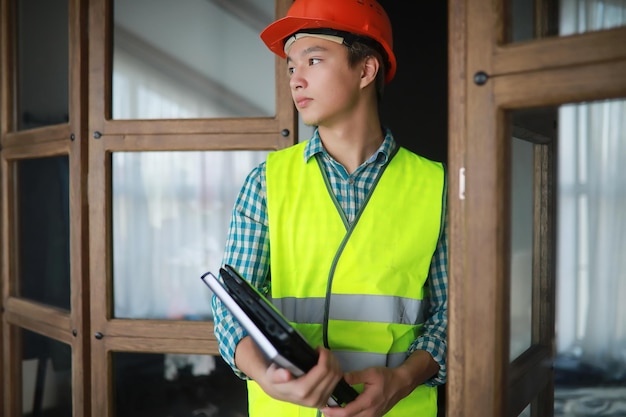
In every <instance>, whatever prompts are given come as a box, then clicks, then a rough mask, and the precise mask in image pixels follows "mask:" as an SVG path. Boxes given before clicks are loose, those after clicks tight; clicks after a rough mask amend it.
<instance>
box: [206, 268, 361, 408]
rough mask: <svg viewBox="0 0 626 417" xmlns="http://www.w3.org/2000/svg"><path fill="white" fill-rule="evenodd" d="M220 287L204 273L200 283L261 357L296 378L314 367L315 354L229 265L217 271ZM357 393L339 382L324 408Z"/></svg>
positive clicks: (349, 399) (299, 335) (344, 403)
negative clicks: (206, 286)
mask: <svg viewBox="0 0 626 417" xmlns="http://www.w3.org/2000/svg"><path fill="white" fill-rule="evenodd" d="M220 275H221V277H222V280H223V283H222V282H220V280H219V279H218V278H217V277H216V276H215V275H213V274H212V273H211V272H207V273H205V274H204V275H202V277H201V279H202V281H204V283H205V284H206V285H208V286H209V288H210V289H211V291H213V293H214V294H215V295H216V296H217V297H218V298H219V299H220V300H221V301H222V302H223V303H224V305H225V306H226V308H228V310H229V311H230V312H231V313H232V314H233V315H234V316H235V318H237V320H238V321H239V323H241V325H242V326H243V327H244V328H245V329H246V330H247V331H248V334H250V336H251V337H252V339H253V340H254V342H255V343H256V344H257V346H258V347H259V348H260V349H261V351H262V352H263V353H264V354H265V356H266V357H267V358H268V359H269V360H270V361H272V362H274V363H275V364H276V365H278V366H280V367H282V368H285V369H288V370H289V371H290V372H291V373H292V375H294V376H296V377H298V376H300V375H303V374H305V373H306V372H308V371H309V370H310V369H311V368H312V367H313V366H315V365H316V364H317V359H318V353H317V351H316V350H315V349H313V347H311V345H309V343H308V342H307V341H306V339H305V338H304V337H303V336H302V335H301V334H300V333H299V332H298V331H297V330H296V329H295V328H294V327H293V326H292V325H291V324H290V323H289V322H288V321H287V319H286V318H285V317H284V316H283V315H282V313H281V312H280V311H279V310H278V309H277V308H276V307H275V306H274V305H273V304H272V303H271V302H270V301H269V300H268V299H267V298H266V297H265V296H264V295H263V294H261V293H260V292H259V291H258V290H257V289H256V288H255V287H254V286H252V285H251V284H250V283H249V282H248V281H247V280H246V279H244V278H243V277H242V276H241V275H240V274H239V273H238V272H237V271H235V269H234V268H233V267H232V266H230V265H224V266H223V267H222V268H220ZM357 395H359V394H358V392H357V391H356V390H355V389H354V388H353V387H351V386H350V385H349V384H348V383H347V382H346V381H345V380H344V379H341V380H340V381H339V383H338V384H337V386H336V387H335V390H334V391H333V394H332V397H331V398H329V400H328V405H331V406H344V405H346V404H347V403H349V402H350V401H352V400H354V399H355V398H356V396H357Z"/></svg>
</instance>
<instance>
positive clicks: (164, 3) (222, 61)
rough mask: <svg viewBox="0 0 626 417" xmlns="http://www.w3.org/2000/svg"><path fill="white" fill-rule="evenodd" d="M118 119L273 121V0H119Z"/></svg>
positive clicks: (115, 45) (116, 5) (115, 92)
mask: <svg viewBox="0 0 626 417" xmlns="http://www.w3.org/2000/svg"><path fill="white" fill-rule="evenodd" d="M113 3H114V5H113V9H114V21H113V34H114V40H113V71H112V72H113V79H112V85H113V91H112V106H113V108H112V114H113V118H114V119H164V118H168V119H172V118H175V119H188V118H217V117H268V116H273V115H274V114H275V104H276V103H275V101H276V99H275V97H276V95H275V57H274V55H273V54H272V53H271V52H270V51H269V50H268V49H267V47H265V45H264V44H263V42H262V41H261V38H260V37H259V34H260V32H261V31H262V30H263V28H265V26H267V25H268V24H269V23H270V22H271V21H272V20H274V1H271V0H248V1H231V0H211V1H207V0H177V1H170V0H115V1H114V2H113Z"/></svg>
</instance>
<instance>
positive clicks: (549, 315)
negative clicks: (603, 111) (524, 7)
mask: <svg viewBox="0 0 626 417" xmlns="http://www.w3.org/2000/svg"><path fill="white" fill-rule="evenodd" d="M535 4H536V5H541V3H540V2H536V3H535ZM543 6H544V7H536V10H535V11H534V13H535V19H536V22H539V23H537V24H536V25H535V31H534V33H533V36H532V39H526V40H524V41H519V42H511V36H510V33H511V25H512V23H513V21H514V20H515V17H516V15H515V14H514V13H509V11H510V10H511V5H510V4H507V3H505V2H502V1H496V2H493V1H486V0H477V1H474V0H472V1H464V0H452V1H450V2H449V7H450V9H449V23H450V25H449V27H450V31H449V35H450V36H449V38H450V46H449V62H450V84H449V86H450V91H449V103H450V121H449V132H450V141H449V145H450V147H449V158H448V160H449V167H450V214H451V231H450V236H451V239H450V298H449V305H450V315H449V323H450V331H449V350H448V354H449V356H448V364H449V379H448V387H447V388H448V390H447V394H448V395H447V397H448V404H447V415H449V416H464V417H471V416H476V417H478V416H480V417H485V416H493V417H501V416H507V415H508V416H517V415H520V414H523V413H531V414H532V415H533V416H551V415H552V407H553V375H552V360H553V359H554V353H555V352H554V309H555V305H554V304H555V296H554V286H555V267H554V253H555V251H554V244H555V242H554V227H555V226H554V225H555V214H554V200H555V197H554V193H555V161H556V155H557V152H558V143H557V141H556V137H557V136H556V135H554V134H553V133H554V132H551V133H548V134H547V135H542V134H539V135H533V134H530V135H526V136H525V139H524V142H527V143H530V148H531V154H532V164H531V165H530V166H529V168H528V169H529V170H531V171H530V175H531V178H532V194H531V197H530V199H531V200H532V201H531V204H530V208H529V210H531V214H532V216H531V219H532V220H531V222H530V227H532V261H531V271H532V272H531V276H532V301H531V305H530V308H531V311H532V315H531V325H532V330H531V339H530V343H529V346H528V348H527V349H525V350H524V351H523V352H522V353H521V354H519V355H517V356H516V357H513V358H511V357H510V355H511V352H512V349H511V343H510V338H511V331H512V329H511V321H510V309H511V301H512V299H511V288H512V284H511V282H512V281H511V278H512V276H511V264H512V257H511V248H512V244H511V241H512V237H513V236H514V230H513V226H512V224H513V222H512V213H513V210H514V208H515V207H513V205H512V203H511V201H514V200H512V198H513V197H514V187H513V186H512V178H513V173H512V166H513V164H514V162H515V159H514V158H516V157H517V155H516V154H514V151H513V147H514V142H513V140H512V138H513V137H514V136H517V137H519V136H524V133H523V132H524V130H523V129H525V128H526V127H527V126H528V124H527V122H528V121H529V120H530V121H533V120H542V118H543V119H544V120H546V119H547V120H549V121H550V122H552V123H553V122H555V121H556V118H555V115H556V111H555V109H556V108H557V107H558V106H560V105H564V104H567V103H582V102H587V101H597V100H605V99H612V98H622V99H623V98H624V97H626V77H625V76H624V74H626V48H624V45H626V28H625V27H623V26H624V25H623V24H622V25H621V26H619V25H618V27H614V28H610V29H599V30H596V31H593V32H586V33H582V34H576V35H569V36H558V35H557V33H558V31H555V30H554V28H553V27H551V26H550V25H543V26H542V24H541V22H546V21H547V22H554V21H555V19H554V12H555V10H556V9H558V7H556V8H555V6H554V4H553V2H544V3H543ZM557 11H558V10H557ZM541 28H544V29H547V30H541ZM529 114H530V115H531V117H530V118H527V117H525V116H527V115H529ZM551 127H552V128H555V127H556V125H551ZM519 128H521V129H522V130H519ZM516 129H518V131H517V132H516ZM520 132H522V133H521V134H519V133H520ZM529 404H530V405H531V406H530V408H529V407H528V406H529Z"/></svg>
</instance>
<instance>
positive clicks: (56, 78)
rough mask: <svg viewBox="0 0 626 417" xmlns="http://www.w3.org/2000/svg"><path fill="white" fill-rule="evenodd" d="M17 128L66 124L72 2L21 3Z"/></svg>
mask: <svg viewBox="0 0 626 417" xmlns="http://www.w3.org/2000/svg"><path fill="white" fill-rule="evenodd" d="M15 3H16V4H17V42H16V43H15V45H16V50H17V69H16V71H17V74H19V77H18V80H17V96H18V97H17V103H16V104H17V117H18V118H17V128H18V130H24V129H31V128H36V127H41V126H49V125H55V124H59V123H66V122H67V121H68V120H69V116H68V113H69V111H68V97H69V40H68V39H69V34H68V33H69V32H68V28H69V25H68V21H69V19H68V13H69V12H68V1H67V0H47V1H37V2H35V1H17V2H15Z"/></svg>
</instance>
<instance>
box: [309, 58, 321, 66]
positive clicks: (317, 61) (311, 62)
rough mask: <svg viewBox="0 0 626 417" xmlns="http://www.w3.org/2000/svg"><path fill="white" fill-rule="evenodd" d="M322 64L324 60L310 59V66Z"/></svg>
mask: <svg viewBox="0 0 626 417" xmlns="http://www.w3.org/2000/svg"><path fill="white" fill-rule="evenodd" d="M320 62H322V60H321V59H319V58H310V59H309V65H315V64H319V63H320Z"/></svg>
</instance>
